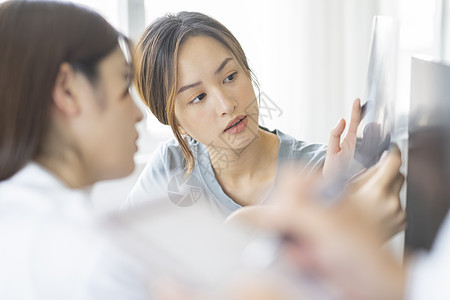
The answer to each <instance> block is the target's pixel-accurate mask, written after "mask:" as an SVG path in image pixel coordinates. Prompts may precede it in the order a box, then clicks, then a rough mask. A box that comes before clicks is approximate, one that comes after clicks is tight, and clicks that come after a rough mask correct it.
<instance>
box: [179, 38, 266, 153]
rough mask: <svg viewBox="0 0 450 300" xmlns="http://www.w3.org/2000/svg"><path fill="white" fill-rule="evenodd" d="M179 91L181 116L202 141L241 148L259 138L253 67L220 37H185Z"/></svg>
mask: <svg viewBox="0 0 450 300" xmlns="http://www.w3.org/2000/svg"><path fill="white" fill-rule="evenodd" d="M177 92H178V93H177V96H176V99H175V116H176V118H177V121H178V122H179V125H180V126H181V128H182V129H183V130H184V131H185V132H186V133H187V134H189V135H190V136H191V137H193V138H194V139H196V140H197V141H199V142H201V143H203V144H205V145H208V146H213V147H219V148H225V149H230V148H231V149H236V150H237V149H241V148H244V147H246V146H248V145H249V144H250V143H251V142H252V141H253V140H254V138H255V137H256V135H257V129H258V105H257V99H256V96H255V92H254V90H253V85H252V82H251V80H250V78H249V76H248V72H247V71H244V70H243V69H242V68H241V66H240V65H239V63H238V62H237V60H236V58H235V57H234V56H233V54H232V53H231V52H230V51H229V50H228V49H227V48H226V47H224V46H223V45H222V44H221V43H220V42H218V41H216V40H215V39H213V38H211V37H207V36H196V37H191V38H189V39H187V40H186V41H185V42H184V44H183V45H182V47H181V49H180V53H179V57H178V86H177Z"/></svg>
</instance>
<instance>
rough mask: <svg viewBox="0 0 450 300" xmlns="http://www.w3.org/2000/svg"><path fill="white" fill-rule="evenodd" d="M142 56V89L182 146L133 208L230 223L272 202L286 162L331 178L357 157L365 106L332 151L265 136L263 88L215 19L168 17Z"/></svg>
mask: <svg viewBox="0 0 450 300" xmlns="http://www.w3.org/2000/svg"><path fill="white" fill-rule="evenodd" d="M136 53H137V55H136V57H137V72H136V77H135V82H136V85H137V89H138V91H139V93H140V95H141V97H142V99H143V101H144V102H145V103H146V105H147V106H148V107H149V108H150V109H151V111H152V112H153V114H154V115H155V116H156V117H157V118H158V120H159V121H160V122H161V123H163V124H168V125H170V126H171V128H172V131H173V133H174V135H175V140H172V141H170V142H168V143H166V144H164V145H162V146H161V147H160V148H159V151H157V153H156V155H155V157H154V159H153V160H152V161H150V162H149V163H148V164H147V166H146V168H145V169H144V171H143V173H142V175H141V176H140V178H139V180H138V182H137V184H136V185H135V187H134V189H133V190H132V192H131V193H130V195H129V197H128V200H127V202H126V204H125V205H134V204H137V203H140V202H144V201H149V200H151V199H155V198H156V199H157V198H167V196H169V198H170V200H172V201H173V202H174V203H175V204H176V205H179V206H191V205H194V204H197V202H198V203H203V204H206V205H209V206H211V207H212V208H213V209H215V210H217V211H218V212H219V213H222V214H223V215H225V216H227V215H229V214H230V213H232V212H233V211H235V210H236V209H238V208H240V207H242V206H247V205H254V204H259V203H262V202H264V200H265V199H266V198H267V196H268V194H269V193H270V191H271V190H272V187H273V185H274V183H275V182H276V179H277V172H278V171H279V168H280V166H281V165H283V164H284V163H286V162H292V161H299V162H301V163H303V164H304V165H305V169H308V170H310V169H311V168H312V169H313V170H322V168H323V171H324V172H325V173H330V172H331V170H332V169H333V168H335V167H333V165H336V164H337V162H338V161H342V160H344V161H345V159H347V158H348V157H351V156H352V155H353V151H354V147H355V140H356V130H357V126H358V124H359V119H360V111H361V110H360V104H359V100H358V99H357V100H355V102H354V106H353V111H352V118H351V122H350V126H349V131H348V134H347V136H346V138H345V139H344V140H343V143H342V144H341V142H340V139H341V134H342V132H343V130H344V128H345V122H344V120H341V121H340V122H339V124H338V125H337V126H336V128H335V129H334V130H333V131H332V133H331V136H330V142H329V145H328V150H327V148H326V147H325V146H324V145H319V144H308V143H306V142H303V141H298V140H296V139H294V138H293V137H291V136H289V135H287V134H284V133H282V132H281V131H279V130H274V131H269V130H267V129H266V128H263V127H260V126H259V125H258V115H259V110H258V97H259V93H255V91H254V84H255V86H257V82H256V79H255V76H254V75H253V73H252V71H251V70H250V68H249V66H248V63H247V58H246V56H245V53H244V51H243V50H242V48H241V46H240V44H239V42H238V41H237V40H236V39H235V37H234V36H233V35H232V34H231V32H230V31H229V30H228V29H227V28H225V27H224V26H223V25H222V24H221V23H219V22H218V21H216V20H214V19H213V18H211V17H208V16H206V15H203V14H201V13H196V12H180V13H178V14H176V15H167V16H164V17H161V18H159V19H158V20H156V21H155V22H154V23H153V24H151V25H150V26H149V27H148V28H147V29H146V30H145V32H144V33H143V35H142V37H141V39H140V42H139V44H138V47H137V51H136ZM327 151H328V152H327ZM326 152H327V153H326ZM325 157H326V160H325ZM324 162H325V165H324ZM299 176H302V174H299Z"/></svg>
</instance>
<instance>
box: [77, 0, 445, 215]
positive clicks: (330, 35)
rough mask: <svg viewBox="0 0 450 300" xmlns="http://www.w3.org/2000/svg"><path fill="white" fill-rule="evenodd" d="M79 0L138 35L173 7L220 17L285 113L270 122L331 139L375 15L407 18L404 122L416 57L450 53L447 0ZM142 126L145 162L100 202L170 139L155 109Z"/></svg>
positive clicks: (97, 200)
mask: <svg viewBox="0 0 450 300" xmlns="http://www.w3.org/2000/svg"><path fill="white" fill-rule="evenodd" d="M73 2H76V3H81V4H84V5H87V6H89V7H92V8H93V9H95V10H97V11H98V12H99V13H101V14H102V15H103V16H105V17H106V19H108V20H109V21H110V22H111V23H112V24H113V25H114V26H116V27H117V28H118V29H119V30H120V31H122V32H123V33H125V34H127V35H129V36H130V37H131V38H132V39H134V40H135V41H136V40H137V38H138V37H139V34H140V33H141V32H142V31H143V30H144V28H145V27H146V26H147V25H148V24H149V23H151V22H152V21H153V20H154V19H155V18H157V17H159V16H162V15H163V14H165V13H174V12H178V11H181V10H189V11H199V12H203V13H206V14H208V15H210V16H212V17H214V18H216V19H218V20H219V21H220V22H222V23H223V24H224V25H225V26H226V27H228V28H229V29H230V30H231V32H232V33H233V34H234V35H235V36H236V37H237V39H238V40H239V41H240V43H241V45H242V47H243V48H244V51H245V52H246V54H247V57H248V59H249V62H250V65H251V67H252V68H253V70H254V72H255V73H256V76H257V77H258V79H259V82H260V85H261V91H262V92H264V94H265V95H266V97H269V98H270V99H271V100H272V101H274V102H275V103H276V104H277V106H278V107H279V108H280V109H281V111H282V113H281V115H280V116H279V115H278V114H277V115H273V116H272V118H267V117H266V118H265V119H264V125H266V126H267V127H269V128H270V129H274V128H278V129H280V130H282V131H284V132H285V133H288V134H290V135H292V136H294V137H296V138H297V139H301V140H305V141H308V142H318V143H327V140H328V134H329V130H330V129H331V128H332V127H334V126H335V124H336V122H337V121H338V120H339V118H341V117H345V118H346V119H348V117H349V115H350V109H351V103H352V101H353V99H354V98H356V97H362V96H363V91H364V88H365V86H364V85H365V80H366V72H367V67H368V58H369V45H370V36H371V27H372V18H373V16H375V15H388V16H393V17H395V18H396V19H397V20H398V22H399V24H400V35H399V55H398V68H397V69H398V71H397V73H398V79H397V99H396V113H397V117H398V119H399V120H402V122H405V120H406V119H405V118H404V116H405V115H406V114H407V112H408V103H409V76H410V75H409V67H410V58H411V55H413V54H418V53H421V54H427V55H430V56H432V57H434V58H436V59H441V60H449V54H448V52H449V51H448V50H450V49H449V44H450V38H449V34H450V30H449V23H448V17H449V7H448V2H449V0H278V1H270V0H259V1H242V0H228V1H223V2H217V1H211V0H190V1H183V0H165V1H160V0H158V1H157V0H77V1H73ZM362 100H363V101H364V99H362ZM143 109H145V108H144V107H143ZM402 116H403V118H402ZM139 130H140V133H141V138H140V140H139V146H140V150H139V152H138V153H137V155H136V162H137V169H136V171H135V173H133V174H132V175H131V176H130V177H128V178H125V179H122V180H116V181H112V182H105V183H99V184H97V185H96V186H95V187H94V189H93V196H94V204H95V207H96V208H98V209H99V210H108V209H116V208H117V207H118V206H119V205H120V203H121V202H122V201H123V200H124V199H125V197H126V195H127V193H128V191H129V190H130V189H131V187H132V185H133V183H134V181H135V180H136V178H137V176H138V174H139V172H140V171H141V170H142V167H143V165H144V164H145V162H146V161H147V160H148V159H149V157H150V156H151V154H152V151H153V150H154V149H155V147H156V146H157V144H158V143H159V142H161V141H164V140H167V139H170V138H171V137H172V135H171V131H170V130H169V128H168V127H166V126H163V125H161V124H159V123H158V121H156V119H155V118H154V117H153V116H152V115H151V114H150V113H148V114H147V118H146V119H145V120H144V121H143V122H142V124H140V128H139Z"/></svg>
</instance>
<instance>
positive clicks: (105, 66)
mask: <svg viewBox="0 0 450 300" xmlns="http://www.w3.org/2000/svg"><path fill="white" fill-rule="evenodd" d="M131 72H132V70H131V67H130V66H129V64H128V63H127V62H126V60H125V57H124V54H123V53H122V51H121V49H120V47H117V48H116V49H115V50H114V51H113V52H112V53H111V54H110V55H108V56H107V57H106V58H104V59H103V60H102V61H101V62H100V64H99V66H98V81H97V82H96V84H95V85H92V84H91V83H90V82H89V81H88V80H87V78H85V82H84V83H83V84H84V85H85V88H84V89H82V97H83V99H84V100H83V101H84V102H83V103H84V106H85V109H84V116H83V120H82V122H80V124H79V126H81V127H82V128H80V131H79V132H80V133H81V134H80V136H79V145H81V146H80V148H79V152H80V155H81V157H82V161H83V163H85V164H86V166H85V167H86V169H87V170H88V171H89V176H92V181H98V180H105V179H113V178H118V177H123V176H126V175H128V174H130V173H131V172H132V171H133V169H134V159H133V156H134V153H135V152H136V151H137V145H136V141H137V138H138V132H137V130H136V128H135V125H136V123H137V122H138V121H140V120H141V119H142V113H141V111H140V110H139V109H138V107H137V106H136V104H135V102H134V100H133V99H132V97H131V95H130V93H129V87H130V83H131V78H132V73H131Z"/></svg>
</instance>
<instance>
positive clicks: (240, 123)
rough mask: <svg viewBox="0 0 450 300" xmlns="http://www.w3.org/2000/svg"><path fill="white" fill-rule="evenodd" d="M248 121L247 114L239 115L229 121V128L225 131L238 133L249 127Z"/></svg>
mask: <svg viewBox="0 0 450 300" xmlns="http://www.w3.org/2000/svg"><path fill="white" fill-rule="evenodd" d="M247 123H248V118H247V116H239V117H237V118H235V119H234V120H232V121H230V122H229V123H228V126H227V128H226V129H225V130H224V131H225V132H226V133H229V134H238V133H240V132H242V131H243V130H244V129H245V128H246V127H247Z"/></svg>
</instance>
